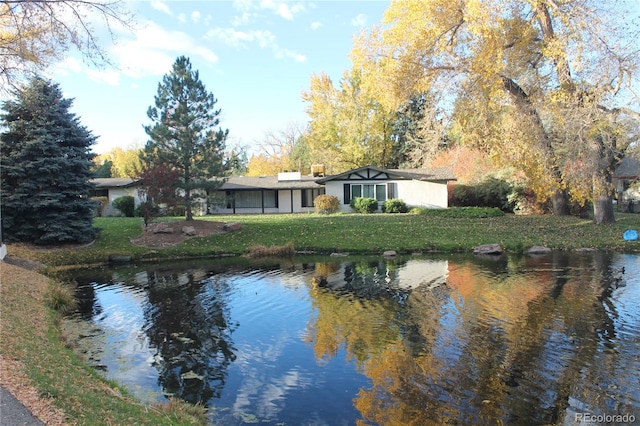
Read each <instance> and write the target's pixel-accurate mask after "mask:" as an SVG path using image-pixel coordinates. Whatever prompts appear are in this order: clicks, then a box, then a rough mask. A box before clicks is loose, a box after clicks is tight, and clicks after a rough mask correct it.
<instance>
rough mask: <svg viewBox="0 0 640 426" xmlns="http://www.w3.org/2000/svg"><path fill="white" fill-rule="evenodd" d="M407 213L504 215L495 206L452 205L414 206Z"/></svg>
mask: <svg viewBox="0 0 640 426" xmlns="http://www.w3.org/2000/svg"><path fill="white" fill-rule="evenodd" d="M409 213H411V214H416V215H424V216H430V217H442V218H467V219H472V218H484V217H500V216H504V215H505V212H503V211H502V210H500V209H499V208H497V207H452V208H448V209H426V208H420V207H414V208H412V209H411V210H410V211H409Z"/></svg>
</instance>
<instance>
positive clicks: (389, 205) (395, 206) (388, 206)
mask: <svg viewBox="0 0 640 426" xmlns="http://www.w3.org/2000/svg"><path fill="white" fill-rule="evenodd" d="M382 211H383V212H385V213H406V212H408V211H409V208H408V207H407V204H406V203H405V202H404V201H402V200H401V199H399V198H391V199H390V200H387V201H385V202H384V204H383V205H382Z"/></svg>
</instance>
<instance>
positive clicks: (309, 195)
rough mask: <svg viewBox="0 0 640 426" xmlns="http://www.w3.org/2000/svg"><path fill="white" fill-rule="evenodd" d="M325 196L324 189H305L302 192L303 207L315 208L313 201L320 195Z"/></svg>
mask: <svg viewBox="0 0 640 426" xmlns="http://www.w3.org/2000/svg"><path fill="white" fill-rule="evenodd" d="M322 194H324V188H320V189H303V190H302V207H313V200H315V199H316V197H317V196H318V195H322Z"/></svg>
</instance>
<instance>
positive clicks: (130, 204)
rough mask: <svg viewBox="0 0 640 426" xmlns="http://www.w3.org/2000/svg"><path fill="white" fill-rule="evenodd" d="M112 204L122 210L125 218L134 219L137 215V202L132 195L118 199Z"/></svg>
mask: <svg viewBox="0 0 640 426" xmlns="http://www.w3.org/2000/svg"><path fill="white" fill-rule="evenodd" d="M111 204H113V207H115V208H116V209H118V210H120V211H121V212H122V214H123V215H125V217H133V216H134V215H135V200H134V198H133V197H132V196H131V195H124V196H122V197H118V198H116V199H115V200H113V203H111Z"/></svg>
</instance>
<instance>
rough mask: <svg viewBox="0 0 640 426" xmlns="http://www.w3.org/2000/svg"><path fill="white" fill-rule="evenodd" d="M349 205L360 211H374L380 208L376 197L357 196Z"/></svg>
mask: <svg viewBox="0 0 640 426" xmlns="http://www.w3.org/2000/svg"><path fill="white" fill-rule="evenodd" d="M349 205H350V206H351V208H352V209H354V210H355V211H357V212H358V213H373V212H375V211H376V210H378V202H377V201H376V200H375V198H365V197H355V198H353V199H352V200H351V202H350V203H349Z"/></svg>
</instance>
